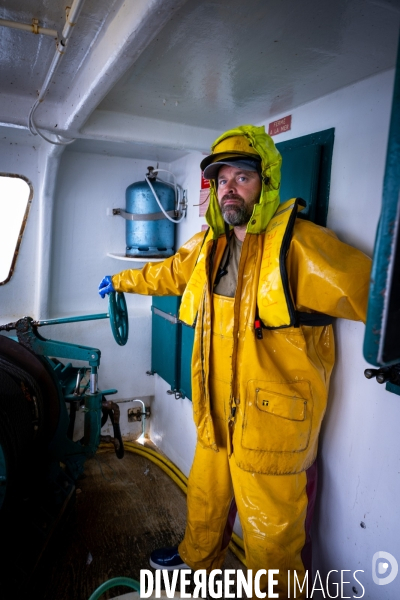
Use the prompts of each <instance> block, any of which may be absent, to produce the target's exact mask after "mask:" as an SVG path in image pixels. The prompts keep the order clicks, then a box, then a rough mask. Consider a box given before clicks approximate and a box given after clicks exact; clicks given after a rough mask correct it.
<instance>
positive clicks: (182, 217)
mask: <svg viewBox="0 0 400 600" xmlns="http://www.w3.org/2000/svg"><path fill="white" fill-rule="evenodd" d="M156 171H157V172H158V171H166V169H156ZM166 172H167V173H171V171H166ZM171 175H172V176H173V177H174V179H175V175H174V174H173V173H171ZM145 179H146V181H147V183H148V184H149V188H150V189H151V191H152V192H153V196H154V198H155V199H156V201H157V204H158V206H159V207H160V208H161V211H162V212H163V213H164V216H165V218H166V219H168V220H169V221H171V223H180V222H181V221H182V220H183V219H184V218H185V216H186V212H185V210H182V216H181V218H180V219H172V218H171V217H170V216H169V214H167V212H166V211H165V209H164V207H163V205H162V204H161V202H160V199H159V198H158V196H157V194H156V191H155V189H154V188H153V186H152V184H151V181H150V179H149V178H148V177H147V175H146V177H145ZM177 196H178V190H177V186H176V183H175V210H176V205H177ZM176 212H180V211H176Z"/></svg>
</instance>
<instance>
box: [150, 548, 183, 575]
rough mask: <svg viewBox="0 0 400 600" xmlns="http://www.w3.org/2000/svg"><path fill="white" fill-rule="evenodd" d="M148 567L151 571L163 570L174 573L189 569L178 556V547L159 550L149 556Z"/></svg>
mask: <svg viewBox="0 0 400 600" xmlns="http://www.w3.org/2000/svg"><path fill="white" fill-rule="evenodd" d="M149 562H150V566H151V567H153V569H165V570H166V571H174V570H175V569H190V567H188V566H187V564H186V563H184V562H183V560H182V559H181V557H180V556H179V552H178V546H174V547H173V548H159V549H158V550H154V552H152V553H151V554H150V560H149Z"/></svg>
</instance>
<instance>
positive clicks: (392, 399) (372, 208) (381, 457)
mask: <svg viewBox="0 0 400 600" xmlns="http://www.w3.org/2000/svg"><path fill="white" fill-rule="evenodd" d="M393 78H394V73H393V71H390V72H386V73H382V74H380V75H377V76H375V77H372V78H370V79H367V80H364V81H361V82H359V83H356V84H354V85H352V86H350V87H347V88H344V89H342V90H339V91H338V92H335V93H334V94H330V95H328V96H326V97H323V98H320V99H319V100H317V101H315V102H312V103H309V104H306V105H304V106H301V107H299V108H297V109H296V110H294V111H293V113H292V115H293V118H292V130H291V131H289V132H288V133H286V134H281V135H279V136H276V138H275V141H276V142H280V141H284V140H285V139H291V138H295V137H298V136H301V135H306V134H309V133H313V132H317V131H321V130H324V129H328V128H331V127H334V128H335V144H334V152H333V161H332V179H331V195H330V204H329V214H328V226H329V227H331V228H332V229H334V230H335V231H336V233H337V234H338V235H339V237H340V239H342V240H343V241H345V242H347V243H350V244H352V245H355V246H357V247H358V248H360V249H362V250H363V251H364V252H366V253H367V254H369V255H372V251H373V246H374V239H375V230H376V226H377V222H378V218H379V213H380V203H381V197H382V181H383V175H384V166H385V157H386V145H387V138H388V127H389V118H390V108H391V101H392V90H393ZM283 116H285V115H284V114H282V115H279V114H277V115H276V117H275V118H280V117H283ZM248 122H251V115H249V118H248ZM264 124H265V125H266V126H267V127H268V123H264ZM234 125H236V123H234V122H233V123H232V126H234ZM201 156H202V155H201V154H200V153H192V154H191V155H190V156H187V157H184V158H182V159H179V160H177V161H175V162H174V163H172V164H171V169H172V170H174V172H176V173H177V174H179V175H180V176H181V177H182V178H183V180H184V185H185V186H187V188H188V196H189V201H190V210H189V213H188V218H187V220H186V221H185V222H184V223H183V224H182V225H180V226H179V234H178V240H179V242H180V243H182V242H183V241H184V240H186V239H188V238H189V237H190V236H191V235H192V234H193V233H194V232H196V231H199V230H200V228H201V224H202V223H204V219H203V218H200V217H198V208H197V207H193V204H196V203H198V197H199V188H200V174H199V162H200V160H201ZM180 182H181V181H180ZM363 336H364V325H363V324H361V323H354V322H349V321H339V322H338V323H337V324H336V340H337V366H336V370H335V373H334V376H333V381H332V387H331V393H330V403H329V408H328V412H327V415H326V418H325V424H324V428H323V433H322V436H321V445H320V457H319V464H320V484H319V501H318V505H317V510H316V517H315V527H314V563H315V569H318V570H320V572H321V574H325V575H326V573H327V572H328V571H329V570H331V569H337V570H339V571H340V570H342V569H350V570H351V571H355V570H356V569H363V570H364V571H365V573H364V574H362V573H361V574H359V579H360V580H361V582H362V583H363V585H364V587H365V589H366V592H365V596H364V597H365V598H368V599H369V600H381V599H382V600H383V599H385V600H397V598H398V597H399V593H400V579H397V580H396V581H395V582H393V584H390V585H388V586H381V587H379V588H378V587H377V586H376V585H375V584H374V583H373V582H372V576H371V565H372V556H373V554H374V553H375V552H377V551H379V550H384V551H387V552H390V553H391V554H393V555H394V556H395V557H397V559H398V560H399V561H400V536H399V533H400V532H399V520H398V506H397V502H396V499H397V498H398V497H399V496H400V463H399V455H398V453H397V449H396V446H397V443H396V442H397V438H398V433H397V429H398V423H399V422H400V398H399V397H398V396H396V395H394V394H390V393H388V392H386V391H385V390H384V388H383V387H381V386H379V385H378V384H377V383H376V382H375V381H368V380H367V379H365V377H364V375H363V371H364V369H365V368H366V366H367V364H366V363H365V361H364V359H363V356H362V344H363ZM178 404H179V405H177V402H176V401H175V400H173V399H172V400H171V399H167V397H166V387H165V386H164V385H162V384H161V383H158V384H157V385H156V396H155V400H154V406H155V407H160V408H159V415H158V416H159V420H157V417H156V418H155V419H153V421H152V424H151V431H152V437H153V439H154V440H155V441H156V443H157V445H159V446H160V447H161V448H162V449H163V450H164V451H165V452H166V454H167V455H168V456H170V458H172V460H174V462H176V463H177V464H178V465H180V464H183V465H184V469H183V470H185V469H186V465H187V464H188V462H189V461H188V458H189V457H191V456H192V455H193V451H194V446H195V434H194V431H193V429H192V428H191V427H190V428H182V422H181V416H182V414H186V412H187V410H186V409H187V406H186V405H185V401H179V403H178ZM161 407H162V408H161ZM183 407H184V408H183ZM188 418H189V417H188ZM181 468H182V467H181ZM361 522H363V523H365V525H366V528H365V529H364V528H361V527H360V523H361ZM346 575H351V574H349V573H346V574H345V577H344V580H347V581H352V583H351V584H345V585H344V588H343V593H344V595H343V596H342V597H343V598H345V597H353V595H354V596H357V595H361V593H362V589H361V586H360V585H359V584H357V583H356V582H355V581H354V580H353V579H352V578H351V577H346ZM334 581H335V574H333V577H332V582H334ZM354 584H355V585H356V588H357V589H358V594H357V593H355V592H354V591H352V586H353V585H354ZM331 594H332V596H333V595H334V588H333V589H332V590H331ZM314 597H315V598H316V597H317V595H315V594H314ZM321 597H322V595H321Z"/></svg>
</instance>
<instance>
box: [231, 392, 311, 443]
mask: <svg viewBox="0 0 400 600" xmlns="http://www.w3.org/2000/svg"><path fill="white" fill-rule="evenodd" d="M246 400H247V401H246V408H245V415H244V424H243V435H242V444H243V447H244V448H248V449H249V450H261V451H266V452H301V451H302V450H305V449H306V448H307V446H308V444H309V440H310V433H311V423H312V409H313V402H312V395H311V388H310V384H309V382H308V381H296V382H294V381H293V382H286V383H280V382H274V381H261V380H252V381H249V383H248V385H247V398H246Z"/></svg>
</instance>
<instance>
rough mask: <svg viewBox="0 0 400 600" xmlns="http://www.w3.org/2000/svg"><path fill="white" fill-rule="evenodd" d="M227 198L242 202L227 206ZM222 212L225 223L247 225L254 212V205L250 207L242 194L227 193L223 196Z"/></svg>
mask: <svg viewBox="0 0 400 600" xmlns="http://www.w3.org/2000/svg"><path fill="white" fill-rule="evenodd" d="M225 200H237V201H238V202H240V204H237V205H229V206H225V205H224V201H225ZM221 213H222V216H223V218H224V221H225V223H228V225H233V226H234V227H235V226H239V225H245V224H246V223H248V222H249V221H250V217H251V215H252V213H253V207H251V209H250V207H248V206H247V205H246V203H245V201H244V200H243V198H242V197H241V196H239V195H238V194H226V195H225V196H223V197H222V198H221Z"/></svg>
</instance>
